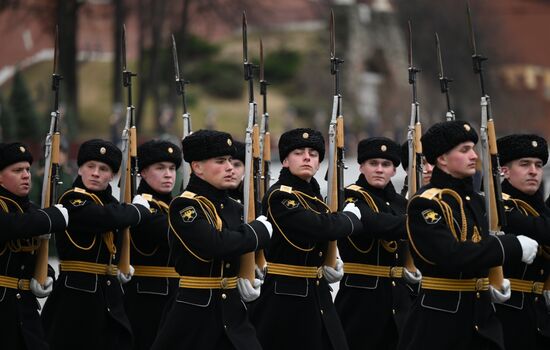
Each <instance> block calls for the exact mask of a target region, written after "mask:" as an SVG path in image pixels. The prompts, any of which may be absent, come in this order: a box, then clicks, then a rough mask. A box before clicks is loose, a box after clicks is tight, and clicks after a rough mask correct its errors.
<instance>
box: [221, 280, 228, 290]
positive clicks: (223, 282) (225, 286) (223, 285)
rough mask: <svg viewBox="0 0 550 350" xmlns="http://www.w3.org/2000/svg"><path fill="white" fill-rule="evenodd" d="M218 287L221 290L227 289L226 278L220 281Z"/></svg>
mask: <svg viewBox="0 0 550 350" xmlns="http://www.w3.org/2000/svg"><path fill="white" fill-rule="evenodd" d="M220 286H221V287H222V289H227V278H225V277H224V278H222V279H221V281H220Z"/></svg>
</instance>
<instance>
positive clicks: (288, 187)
mask: <svg viewBox="0 0 550 350" xmlns="http://www.w3.org/2000/svg"><path fill="white" fill-rule="evenodd" d="M279 190H280V191H283V192H286V193H292V187H290V186H285V185H281V187H279Z"/></svg>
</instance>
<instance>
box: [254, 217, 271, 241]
mask: <svg viewBox="0 0 550 350" xmlns="http://www.w3.org/2000/svg"><path fill="white" fill-rule="evenodd" d="M256 220H257V221H259V222H261V223H262V224H264V226H265V228H266V229H267V232H268V233H269V238H271V236H272V235H273V226H272V225H271V222H269V221H268V220H267V217H266V216H265V215H260V216H258V217H257V218H256Z"/></svg>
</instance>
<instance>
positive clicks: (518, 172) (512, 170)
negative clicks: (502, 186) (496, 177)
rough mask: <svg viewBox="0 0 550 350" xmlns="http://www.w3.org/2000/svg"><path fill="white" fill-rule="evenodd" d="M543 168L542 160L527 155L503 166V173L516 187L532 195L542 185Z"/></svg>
mask: <svg viewBox="0 0 550 350" xmlns="http://www.w3.org/2000/svg"><path fill="white" fill-rule="evenodd" d="M542 168H543V165H542V160H540V159H538V158H532V157H526V158H520V159H516V160H513V161H511V162H509V163H507V164H506V165H505V166H503V167H502V173H503V174H504V177H505V178H506V179H508V182H510V184H511V185H512V186H514V187H515V188H516V189H518V190H520V191H521V192H523V193H526V194H529V195H532V194H535V192H537V191H538V189H539V187H540V184H541V181H542V173H543V170H542Z"/></svg>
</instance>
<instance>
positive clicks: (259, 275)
mask: <svg viewBox="0 0 550 350" xmlns="http://www.w3.org/2000/svg"><path fill="white" fill-rule="evenodd" d="M265 269H266V268H265V267H264V268H262V269H260V267H259V266H258V265H254V275H255V276H256V278H257V279H259V280H260V282H262V284H264V280H265Z"/></svg>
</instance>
